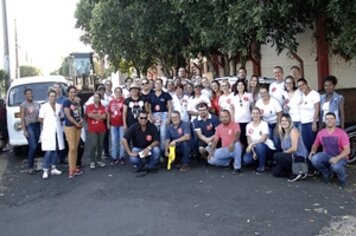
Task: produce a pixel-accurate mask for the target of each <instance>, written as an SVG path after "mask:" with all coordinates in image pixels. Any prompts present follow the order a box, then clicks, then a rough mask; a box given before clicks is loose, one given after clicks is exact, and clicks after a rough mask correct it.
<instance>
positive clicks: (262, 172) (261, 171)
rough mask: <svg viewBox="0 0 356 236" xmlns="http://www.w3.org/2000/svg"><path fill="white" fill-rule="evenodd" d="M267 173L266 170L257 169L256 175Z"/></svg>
mask: <svg viewBox="0 0 356 236" xmlns="http://www.w3.org/2000/svg"><path fill="white" fill-rule="evenodd" d="M264 173H265V170H261V169H257V170H256V175H263V174H264Z"/></svg>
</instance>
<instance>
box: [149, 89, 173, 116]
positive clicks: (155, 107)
mask: <svg viewBox="0 0 356 236" xmlns="http://www.w3.org/2000/svg"><path fill="white" fill-rule="evenodd" d="M170 100H172V96H171V95H170V94H169V93H167V92H164V91H162V93H161V94H160V95H159V96H158V97H157V96H156V93H155V92H151V93H150V94H149V95H148V97H147V102H148V103H150V104H151V112H152V113H155V112H167V111H168V107H167V103H168V101H170Z"/></svg>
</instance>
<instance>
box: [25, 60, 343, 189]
mask: <svg viewBox="0 0 356 236" xmlns="http://www.w3.org/2000/svg"><path fill="white" fill-rule="evenodd" d="M273 75H274V78H275V80H274V82H272V83H271V84H269V86H266V85H262V84H261V85H260V83H259V82H260V80H259V78H258V76H256V75H252V76H251V77H250V78H248V77H247V71H246V69H245V68H240V69H239V71H238V79H237V81H236V82H235V83H234V84H230V83H229V81H228V80H212V81H210V80H209V79H207V78H205V77H200V76H192V77H189V75H188V74H187V73H186V70H185V69H184V68H180V69H179V71H178V76H177V77H174V78H168V79H165V80H163V79H161V78H156V79H154V80H151V79H147V78H141V79H136V80H134V79H132V78H130V77H128V78H127V79H126V80H125V85H124V86H122V87H116V88H114V89H113V88H112V82H111V81H110V80H106V81H105V83H104V84H100V85H98V86H97V89H96V91H95V93H94V95H93V96H92V97H90V98H89V99H88V101H86V102H85V104H84V105H83V106H82V105H81V101H80V98H79V97H78V95H77V92H78V91H77V89H76V87H74V86H69V87H68V89H67V91H66V94H67V97H65V96H64V93H63V91H62V87H61V86H60V85H59V84H54V85H53V86H52V87H51V88H50V90H49V91H48V101H47V102H46V103H45V104H43V105H42V106H40V104H39V103H38V102H36V101H35V100H34V99H33V94H32V91H31V89H25V91H24V94H25V101H24V102H23V103H22V105H21V109H20V115H21V123H22V127H23V132H24V135H25V136H26V138H27V140H28V143H29V152H28V160H29V174H35V173H36V171H35V169H34V157H35V152H36V149H37V145H38V143H39V142H38V141H39V140H41V144H40V145H41V148H42V150H43V151H45V155H44V163H43V175H42V177H43V179H48V178H49V177H50V176H51V175H52V176H53V175H61V174H62V171H61V170H60V168H58V166H59V165H61V164H68V178H70V179H71V178H73V177H75V176H78V175H81V174H82V173H83V170H82V166H83V164H82V163H83V162H82V158H83V153H84V149H88V152H87V153H88V157H85V158H86V159H87V161H89V168H90V169H95V168H97V167H100V168H102V167H105V166H106V165H107V164H109V163H110V164H111V165H124V164H125V163H126V162H127V161H129V162H130V163H131V164H132V166H133V168H134V170H135V171H136V172H141V171H145V172H147V173H150V172H152V173H154V172H156V171H157V170H158V168H159V167H160V166H162V164H163V163H165V162H166V158H167V157H168V156H169V155H171V153H170V152H172V150H173V152H174V156H175V162H174V164H175V166H176V167H177V168H178V169H179V170H180V171H182V172H186V171H188V170H190V169H191V160H197V161H198V163H206V164H209V165H212V166H224V167H231V168H232V170H233V171H232V172H233V173H234V174H239V173H241V171H242V169H244V168H245V167H246V166H249V165H251V166H255V172H256V174H258V175H262V174H263V173H265V172H266V170H269V171H270V172H271V173H272V174H273V175H274V176H276V177H287V178H290V179H293V178H294V180H295V178H296V176H295V173H294V174H293V172H292V163H294V162H296V163H297V162H307V163H308V165H309V174H320V175H321V177H322V181H323V182H324V183H329V182H330V181H331V179H332V178H333V176H334V174H336V176H337V178H338V183H339V186H340V187H341V188H343V187H345V184H346V173H345V165H346V161H347V158H348V155H349V153H350V143H349V139H348V136H347V134H346V133H345V131H344V130H343V129H344V121H345V117H344V99H343V96H342V95H340V94H338V93H336V92H335V91H334V89H335V86H336V84H337V79H336V77H335V76H331V75H330V76H327V77H326V78H325V79H324V81H323V83H324V92H323V93H322V94H320V93H318V92H317V91H315V90H313V89H312V88H311V87H310V86H309V84H308V81H307V80H306V79H305V78H302V77H301V75H300V69H299V68H298V67H297V66H293V67H292V68H291V70H290V74H289V75H287V76H284V72H283V68H282V67H280V66H275V67H274V69H273ZM41 127H42V128H41ZM85 143H90V145H85ZM170 147H174V148H173V149H171V148H170ZM66 157H67V160H68V162H67V161H66ZM249 169H250V168H246V171H248V170H249ZM305 177H306V175H302V176H300V175H299V176H298V178H305Z"/></svg>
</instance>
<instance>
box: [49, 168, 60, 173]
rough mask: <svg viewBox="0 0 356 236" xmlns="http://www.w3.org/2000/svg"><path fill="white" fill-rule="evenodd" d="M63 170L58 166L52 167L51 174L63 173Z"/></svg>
mask: <svg viewBox="0 0 356 236" xmlns="http://www.w3.org/2000/svg"><path fill="white" fill-rule="evenodd" d="M61 174H62V171H60V170H58V169H57V168H52V169H51V175H61Z"/></svg>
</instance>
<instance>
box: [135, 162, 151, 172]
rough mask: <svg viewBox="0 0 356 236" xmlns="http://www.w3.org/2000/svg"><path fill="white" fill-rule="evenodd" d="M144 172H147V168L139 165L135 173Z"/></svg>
mask: <svg viewBox="0 0 356 236" xmlns="http://www.w3.org/2000/svg"><path fill="white" fill-rule="evenodd" d="M145 170H148V168H147V166H146V165H144V164H142V165H140V166H138V167H137V169H136V173H139V172H141V171H145Z"/></svg>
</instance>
